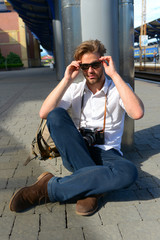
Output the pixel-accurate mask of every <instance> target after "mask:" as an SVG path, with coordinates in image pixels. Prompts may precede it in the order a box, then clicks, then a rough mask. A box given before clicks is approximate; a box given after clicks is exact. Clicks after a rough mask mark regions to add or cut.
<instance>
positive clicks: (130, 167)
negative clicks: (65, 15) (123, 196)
mask: <svg viewBox="0 0 160 240" xmlns="http://www.w3.org/2000/svg"><path fill="white" fill-rule="evenodd" d="M124 176H126V178H127V180H128V184H127V185H128V186H130V185H131V184H133V183H134V182H135V181H136V179H137V177H138V171H137V168H136V166H135V165H134V164H133V163H132V162H130V161H128V160H127V161H126V163H125V167H124ZM128 186H126V187H128Z"/></svg>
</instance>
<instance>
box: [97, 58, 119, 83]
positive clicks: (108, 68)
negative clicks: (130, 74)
mask: <svg viewBox="0 0 160 240" xmlns="http://www.w3.org/2000/svg"><path fill="white" fill-rule="evenodd" d="M99 60H100V61H102V63H103V67H104V70H105V73H106V74H107V75H108V76H109V77H111V78H112V76H113V75H114V74H115V73H117V72H116V69H115V66H114V63H113V60H112V57H111V56H104V57H100V58H99ZM107 63H108V64H107Z"/></svg>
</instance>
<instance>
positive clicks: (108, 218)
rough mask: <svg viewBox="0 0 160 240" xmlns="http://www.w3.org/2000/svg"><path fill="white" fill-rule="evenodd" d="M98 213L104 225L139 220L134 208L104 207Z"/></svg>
mask: <svg viewBox="0 0 160 240" xmlns="http://www.w3.org/2000/svg"><path fill="white" fill-rule="evenodd" d="M99 213H100V216H101V219H102V222H103V224H104V225H108V224H116V223H121V222H132V221H135V220H141V217H140V215H139V213H138V211H137V209H136V207H135V206H126V207H120V206H119V207H110V206H109V207H107V205H106V206H105V208H102V209H101V210H100V211H99Z"/></svg>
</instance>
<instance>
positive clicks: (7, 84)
mask: <svg viewBox="0 0 160 240" xmlns="http://www.w3.org/2000/svg"><path fill="white" fill-rule="evenodd" d="M56 84H57V81H56V77H55V73H54V72H53V71H52V70H51V69H49V68H39V69H27V70H22V71H12V72H0V239H2V240H8V239H10V240H28V239H30V240H42V239H47V240H51V239H54V240H63V239H65V240H72V239H74V240H159V239H160V123H159V111H160V84H154V83H148V82H144V81H139V80H136V82H135V86H136V88H135V89H136V93H137V94H138V95H139V96H140V97H141V98H142V100H143V101H144V104H145V109H146V112H145V117H144V118H143V119H141V120H139V121H137V122H135V150H134V151H132V152H129V153H128V154H127V157H128V158H130V159H131V161H133V162H134V163H135V164H136V165H137V167H138V169H139V178H138V180H137V182H136V183H135V184H134V185H133V186H132V187H131V188H129V189H125V190H121V191H118V192H113V193H110V194H108V195H106V196H105V197H103V199H102V200H101V202H100V208H99V211H98V212H97V213H96V214H95V215H93V216H91V217H81V216H77V215H76V214H75V204H66V205H65V204H61V205H60V204H59V203H56V204H55V203H54V204H52V203H49V204H47V205H41V206H37V207H35V208H33V209H31V210H29V211H27V212H24V213H21V214H17V213H13V212H11V211H10V210H9V200H10V198H11V196H12V194H13V193H14V192H15V190H16V189H18V188H19V187H23V186H25V185H30V184H32V183H33V182H34V181H35V180H36V178H37V177H38V176H39V175H40V174H41V173H42V172H44V171H46V170H47V171H48V170H49V171H51V172H53V173H54V174H55V175H57V176H63V175H65V174H69V173H68V172H67V171H66V170H65V169H64V168H63V167H62V165H61V159H60V158H58V159H56V160H47V161H45V162H40V161H32V162H30V163H29V164H28V165H27V166H26V167H25V166H23V163H24V162H25V160H26V158H27V157H28V154H29V147H30V143H31V141H32V139H33V137H34V135H35V132H36V129H37V126H38V123H39V116H38V112H39V109H40V106H41V104H42V102H43V100H44V98H45V97H46V96H47V94H48V93H49V92H50V90H51V89H52V88H53V87H54V86H55V85H56Z"/></svg>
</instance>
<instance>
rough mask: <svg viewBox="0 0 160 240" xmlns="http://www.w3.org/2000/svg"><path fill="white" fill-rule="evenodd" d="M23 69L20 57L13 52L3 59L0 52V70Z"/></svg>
mask: <svg viewBox="0 0 160 240" xmlns="http://www.w3.org/2000/svg"><path fill="white" fill-rule="evenodd" d="M19 67H23V63H22V61H21V59H20V57H19V56H18V55H17V54H16V53H13V52H10V53H9V54H8V55H7V57H6V58H5V57H3V56H2V54H1V52H0V69H6V68H7V69H10V68H19Z"/></svg>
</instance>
